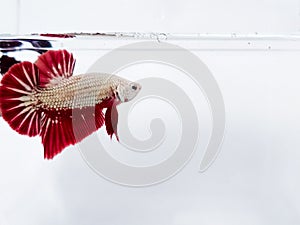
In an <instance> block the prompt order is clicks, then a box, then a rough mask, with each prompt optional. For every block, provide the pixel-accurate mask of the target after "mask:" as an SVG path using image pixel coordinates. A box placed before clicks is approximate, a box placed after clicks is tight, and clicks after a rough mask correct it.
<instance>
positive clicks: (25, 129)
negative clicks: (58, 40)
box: [0, 50, 141, 159]
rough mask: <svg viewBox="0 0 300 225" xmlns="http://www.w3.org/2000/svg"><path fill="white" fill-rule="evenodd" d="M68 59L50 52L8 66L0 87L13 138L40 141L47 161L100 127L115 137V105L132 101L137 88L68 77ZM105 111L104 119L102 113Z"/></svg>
mask: <svg viewBox="0 0 300 225" xmlns="http://www.w3.org/2000/svg"><path fill="white" fill-rule="evenodd" d="M74 66H75V59H74V58H73V55H72V54H71V53H69V52H68V51H66V50H57V51H55V50H50V51H47V52H46V53H44V54H42V55H40V56H39V58H38V59H37V61H36V62H35V63H31V62H27V61H25V62H21V63H18V64H15V65H13V66H12V67H11V68H10V69H9V70H8V71H7V72H6V73H5V74H4V76H3V78H2V80H1V83H0V111H1V113H2V117H3V119H4V120H5V121H6V122H7V123H8V124H9V126H10V127H11V128H12V129H13V130H15V131H17V132H18V133H19V134H22V135H28V136H30V137H33V136H37V135H39V136H41V139H42V144H43V146H44V158H45V159H52V158H53V157H54V156H56V155H57V154H59V153H61V152H62V150H63V149H64V148H66V147H67V146H69V145H74V144H76V143H78V142H80V141H82V140H83V139H84V138H86V137H87V136H89V135H90V134H92V133H93V132H95V131H97V130H98V129H99V128H100V127H102V126H103V125H104V124H105V126H106V131H107V134H108V135H109V136H110V138H112V136H113V135H115V137H116V139H117V140H119V138H118V133H117V124H118V111H117V108H116V107H117V105H119V104H120V103H123V102H127V101H130V100H132V99H133V98H134V97H135V96H136V95H137V94H138V92H139V91H140V90H141V85H140V84H138V83H135V82H131V81H129V80H126V79H123V78H121V77H118V76H116V75H111V74H103V73H89V74H81V75H77V76H72V74H73V70H74ZM104 109H105V110H106V111H105V115H104V113H103V110H104Z"/></svg>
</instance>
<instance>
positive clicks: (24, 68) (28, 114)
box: [0, 62, 40, 136]
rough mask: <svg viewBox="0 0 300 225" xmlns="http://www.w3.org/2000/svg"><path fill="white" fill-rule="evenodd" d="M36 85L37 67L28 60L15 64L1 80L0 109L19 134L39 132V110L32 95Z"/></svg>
mask: <svg viewBox="0 0 300 225" xmlns="http://www.w3.org/2000/svg"><path fill="white" fill-rule="evenodd" d="M38 85H39V79H38V69H37V68H36V66H35V65H34V64H32V63H30V62H22V63H18V64H15V65H14V66H12V67H11V68H10V69H9V70H8V72H7V73H6V74H5V75H4V76H3V78H2V80H1V86H0V107H1V110H0V111H2V116H3V118H4V120H6V121H7V122H8V124H9V125H10V126H11V128H12V129H14V130H16V131H17V132H18V133H20V134H26V135H28V136H35V135H37V134H39V132H40V112H39V110H37V109H36V105H37V104H38V102H37V100H36V99H35V97H34V93H35V92H36V90H37V86H38Z"/></svg>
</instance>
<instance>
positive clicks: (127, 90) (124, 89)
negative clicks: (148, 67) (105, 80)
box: [116, 82, 142, 102]
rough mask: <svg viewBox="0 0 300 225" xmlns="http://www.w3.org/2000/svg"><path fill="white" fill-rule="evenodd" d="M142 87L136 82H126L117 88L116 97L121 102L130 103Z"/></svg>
mask: <svg viewBox="0 0 300 225" xmlns="http://www.w3.org/2000/svg"><path fill="white" fill-rule="evenodd" d="M141 88H142V86H141V85H140V84H139V83H136V82H124V83H120V84H119V85H118V86H117V92H116V97H117V98H118V99H119V101H120V102H128V101H130V100H132V99H133V98H135V96H136V95H137V94H138V93H139V92H140V90H141Z"/></svg>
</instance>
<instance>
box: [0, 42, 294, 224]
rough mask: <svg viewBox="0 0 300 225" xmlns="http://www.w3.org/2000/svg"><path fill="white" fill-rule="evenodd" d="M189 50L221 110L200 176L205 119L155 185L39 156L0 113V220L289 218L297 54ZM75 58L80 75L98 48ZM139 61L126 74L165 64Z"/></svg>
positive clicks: (75, 159) (66, 158)
mask: <svg viewBox="0 0 300 225" xmlns="http://www.w3.org/2000/svg"><path fill="white" fill-rule="evenodd" d="M112 43H116V42H112ZM112 43H111V44H112ZM178 43H179V44H180V41H178ZM226 43H227V42H226V41H225V42H223V45H226ZM280 43H281V46H284V45H285V44H286V45H288V46H289V43H290V42H283V41H281V42H280ZM218 44H219V45H222V42H219V41H218ZM231 44H232V45H234V42H233V43H231ZM261 44H262V45H265V46H269V45H270V46H273V44H274V45H276V44H278V42H277V41H273V42H272V41H269V42H263V43H261ZM294 44H295V47H296V46H298V44H299V43H298V42H294ZM116 45H117V44H116ZM182 47H185V45H184V44H182ZM193 52H194V53H195V54H197V56H198V57H199V58H200V59H201V60H203V62H204V63H206V64H207V66H208V67H209V69H210V70H211V71H212V73H213V75H214V76H215V78H216V80H217V82H218V84H219V85H220V88H221V91H222V93H223V96H224V100H225V105H226V111H227V130H226V137H225V140H224V143H223V146H222V150H221V153H220V155H219V156H218V158H217V160H216V161H215V162H214V164H213V165H212V166H211V167H210V168H209V169H208V170H207V171H206V172H205V173H199V172H198V169H199V163H200V160H201V157H202V155H203V146H205V142H206V141H205V138H206V137H207V135H208V133H205V129H207V130H208V129H209V128H208V127H209V125H205V124H203V125H202V127H201V129H204V133H203V135H202V136H201V139H200V145H199V148H198V149H197V151H196V153H195V155H194V156H193V158H192V160H191V161H190V162H189V163H188V165H187V166H186V167H185V168H184V169H183V170H182V171H181V172H180V173H179V174H177V175H176V176H175V177H173V178H172V179H170V180H168V181H167V182H164V183H161V184H158V185H155V186H150V187H145V188H130V187H124V186H120V185H117V184H114V183H111V182H109V181H107V180H105V179H103V178H102V177H99V176H97V175H96V174H95V173H94V172H93V171H92V170H91V169H90V168H89V167H88V166H87V165H86V164H85V163H84V161H83V159H82V158H81V156H80V154H79V152H78V151H77V149H76V148H75V147H70V148H68V149H66V150H65V151H64V152H63V154H61V155H60V156H58V157H57V158H56V159H55V160H54V161H44V160H43V159H42V151H41V150H42V146H41V144H40V139H39V138H33V139H32V138H28V137H26V136H21V135H18V134H17V133H15V132H14V131H12V130H11V129H10V128H9V127H8V125H7V124H6V123H5V122H4V121H3V120H2V119H1V120H0V137H1V154H2V157H1V158H0V177H1V180H0V198H1V201H0V212H1V215H2V220H3V221H6V222H5V223H4V224H8V225H19V224H20V225H21V224H22V225H27V224H28V225H29V224H30V225H32V224H46V225H47V224H49V225H50V224H72V225H77V224H78V225H79V224H105V225H107V224H111V225H116V224H117V225H118V224H120V225H121V224H131V225H140V224H146V225H148V224H149V225H150V224H156V225H164V224H170V225H183V224H184V225H198V224H201V225H211V224H213V225H240V224H246V225H286V224H288V225H298V224H299V223H300V204H299V202H300V195H299V188H300V182H299V181H300V173H299V171H300V163H299V162H300V154H299V147H300V141H299V132H300V130H299V125H300V119H299V115H300V107H299V101H298V100H299V98H300V91H299V82H300V80H299V73H300V69H299V66H298V65H299V64H298V59H299V56H300V55H299V51H285V50H284V49H281V51H275V50H272V51H270V50H266V51H261V50H260V51H250V50H249V51H246V50H244V51H238V50H236V51H229V50H227V51H224V50H223V51H197V50H194V51H193ZM76 56H77V59H78V60H77V65H80V66H79V68H78V69H77V71H76V72H84V70H85V69H86V67H88V66H89V62H90V63H92V62H93V60H94V59H96V58H97V57H98V56H99V55H97V54H95V52H91V54H89V51H83V52H77V53H76ZM83 65H85V66H83ZM148 67H149V65H148ZM141 68H142V66H138V67H133V69H132V70H129V71H131V73H133V72H134V71H135V72H136V74H140V73H141V72H143V76H151V75H153V73H154V72H155V74H157V75H159V74H160V73H162V71H163V74H164V75H166V72H167V71H168V70H163V69H160V67H159V66H158V67H153V68H152V71H151V70H150V69H149V68H148V69H147V70H146V71H141V70H142V69H141ZM124 74H126V71H125V73H124ZM177 82H179V83H178V85H184V83H183V82H180V81H177ZM183 88H187V87H183ZM197 94H199V93H196V92H195V95H197ZM141 116H142V115H141ZM140 119H141V118H140ZM203 126H204V127H203ZM133 132H136V131H135V130H133ZM138 132H139V131H138ZM142 132H145V131H142ZM102 137H105V136H104V135H102ZM114 154H115V153H114ZM119 157H123V158H124V159H126V155H125V154H120V155H119ZM159 157H160V156H157V159H158V160H159V159H160V158H159ZM152 159H155V157H154V158H152ZM120 160H122V158H121V159H120ZM0 221H1V220H0Z"/></svg>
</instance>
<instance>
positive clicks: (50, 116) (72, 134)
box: [40, 105, 104, 159]
mask: <svg viewBox="0 0 300 225" xmlns="http://www.w3.org/2000/svg"><path fill="white" fill-rule="evenodd" d="M103 124H104V115H103V112H102V108H101V106H100V105H96V107H85V108H82V109H79V108H77V109H68V110H61V111H56V110H49V111H47V112H45V114H44V117H43V119H42V128H41V134H40V135H41V137H42V143H43V145H44V158H45V159H52V158H53V157H54V156H56V155H57V154H59V153H60V152H62V151H63V149H65V148H66V147H68V146H69V145H74V144H76V143H78V142H80V141H82V140H83V139H84V138H85V137H87V136H89V135H90V134H92V133H93V132H95V131H96V130H97V129H99V128H100V127H101V126H102V125H103Z"/></svg>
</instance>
